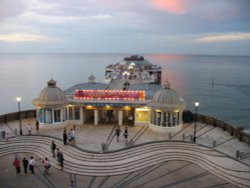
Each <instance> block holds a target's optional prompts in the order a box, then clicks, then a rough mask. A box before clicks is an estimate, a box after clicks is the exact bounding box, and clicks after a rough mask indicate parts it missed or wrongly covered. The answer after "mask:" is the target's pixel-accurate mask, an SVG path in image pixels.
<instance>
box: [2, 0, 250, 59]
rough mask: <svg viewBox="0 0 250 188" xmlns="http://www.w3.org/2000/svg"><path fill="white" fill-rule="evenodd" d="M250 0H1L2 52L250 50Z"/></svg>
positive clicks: (238, 52)
mask: <svg viewBox="0 0 250 188" xmlns="http://www.w3.org/2000/svg"><path fill="white" fill-rule="evenodd" d="M249 8H250V0H133V1H132V0H126V1H125V0H0V53H12V52H14V53H16V52H17V53H48V52H51V53H61V52H63V53H64V52H70V53H132V54H134V53H174V54H216V55H217V54H224V55H250V11H249Z"/></svg>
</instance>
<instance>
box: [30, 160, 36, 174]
mask: <svg viewBox="0 0 250 188" xmlns="http://www.w3.org/2000/svg"><path fill="white" fill-rule="evenodd" d="M35 165H36V161H35V159H34V157H32V156H31V157H30V159H29V168H30V171H31V173H32V174H34V173H35V170H34V167H35Z"/></svg>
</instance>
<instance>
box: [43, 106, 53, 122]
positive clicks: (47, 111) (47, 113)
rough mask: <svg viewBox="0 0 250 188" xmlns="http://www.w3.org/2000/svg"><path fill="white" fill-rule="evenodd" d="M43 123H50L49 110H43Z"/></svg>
mask: <svg viewBox="0 0 250 188" xmlns="http://www.w3.org/2000/svg"><path fill="white" fill-rule="evenodd" d="M44 123H52V116H51V110H48V109H45V121H44Z"/></svg>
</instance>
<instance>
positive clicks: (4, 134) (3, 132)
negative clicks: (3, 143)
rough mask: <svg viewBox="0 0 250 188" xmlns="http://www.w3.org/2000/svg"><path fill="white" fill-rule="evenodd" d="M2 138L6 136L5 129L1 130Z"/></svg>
mask: <svg viewBox="0 0 250 188" xmlns="http://www.w3.org/2000/svg"><path fill="white" fill-rule="evenodd" d="M1 135H2V139H5V136H6V132H5V131H2V134H1Z"/></svg>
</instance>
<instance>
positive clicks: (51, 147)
mask: <svg viewBox="0 0 250 188" xmlns="http://www.w3.org/2000/svg"><path fill="white" fill-rule="evenodd" d="M50 149H51V152H52V156H53V157H56V153H55V152H56V144H55V142H54V140H52V141H51V145H50Z"/></svg>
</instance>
